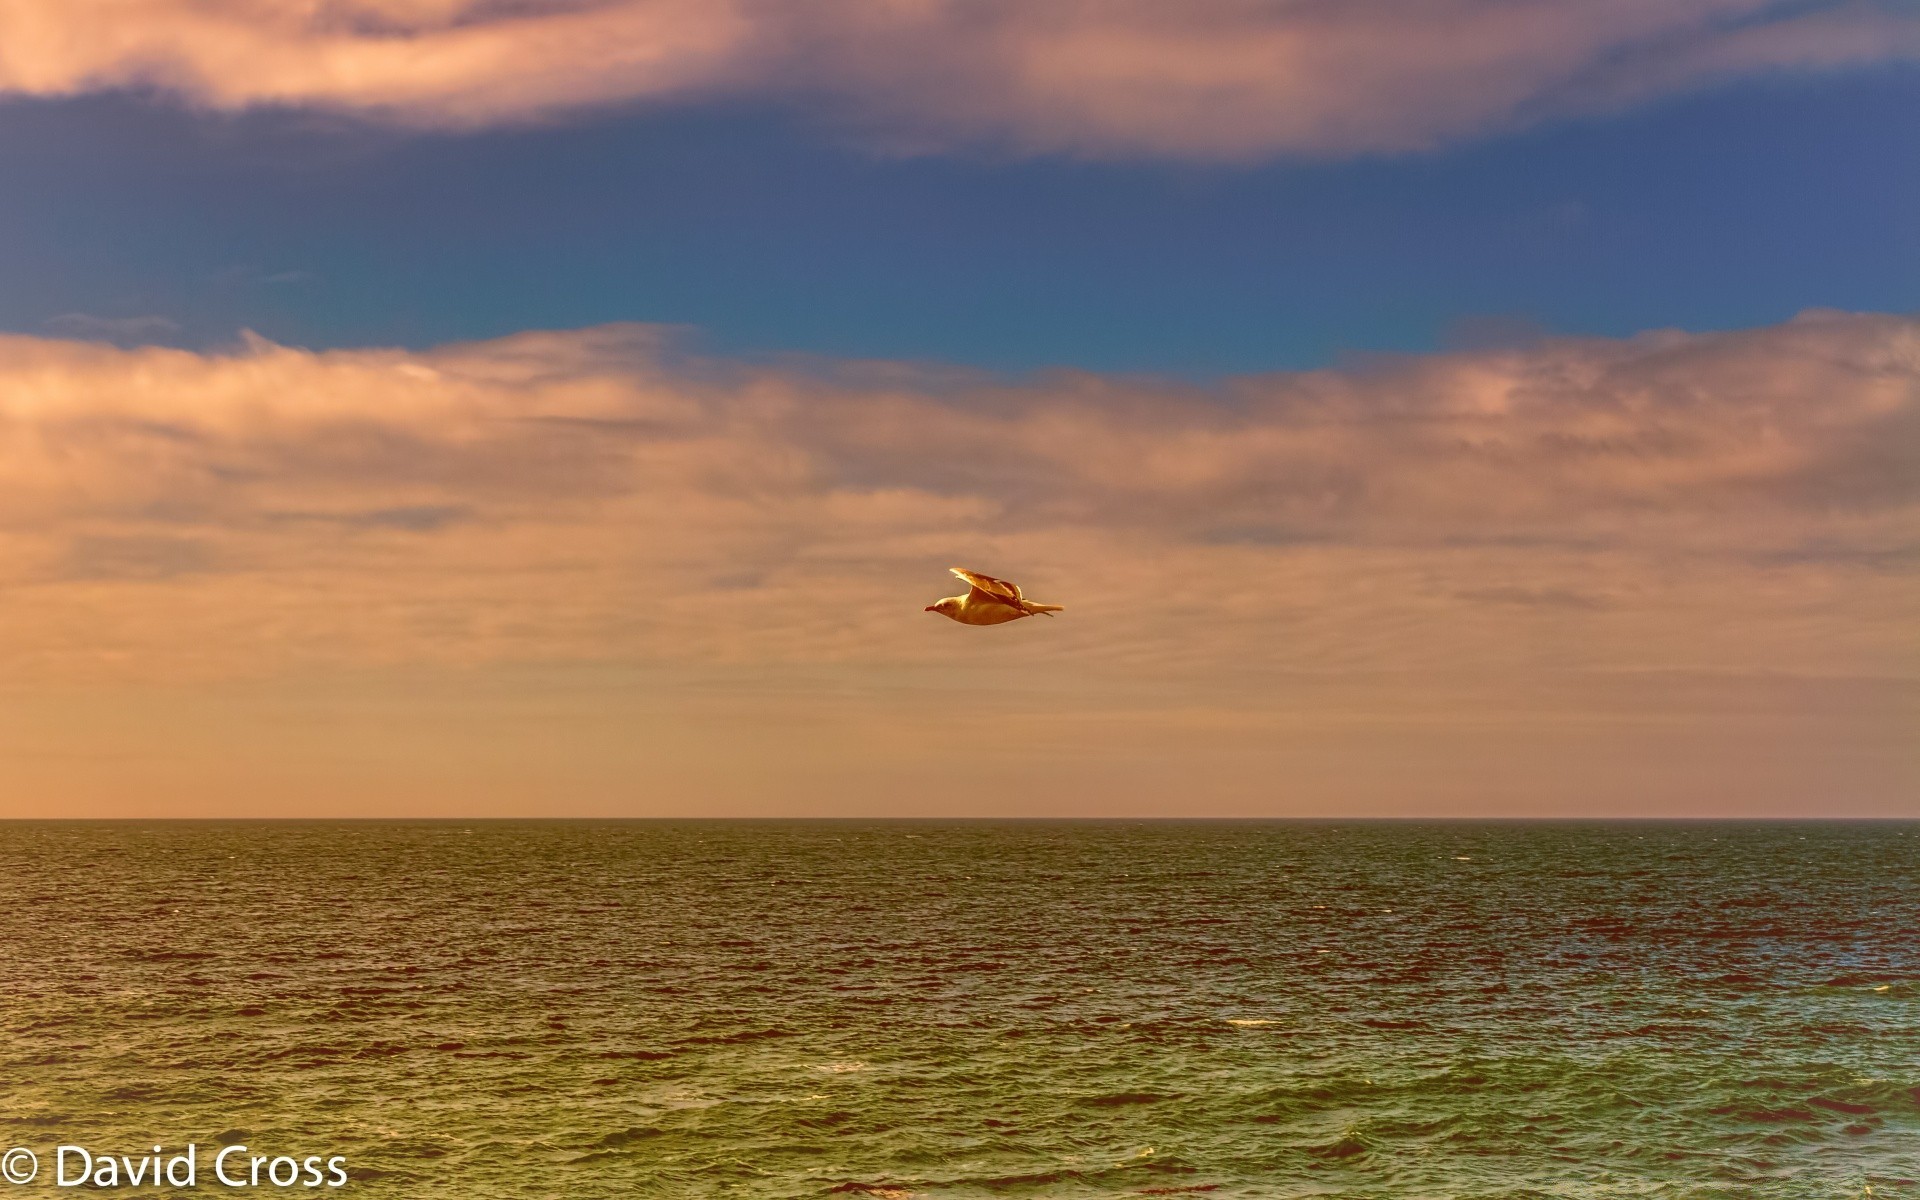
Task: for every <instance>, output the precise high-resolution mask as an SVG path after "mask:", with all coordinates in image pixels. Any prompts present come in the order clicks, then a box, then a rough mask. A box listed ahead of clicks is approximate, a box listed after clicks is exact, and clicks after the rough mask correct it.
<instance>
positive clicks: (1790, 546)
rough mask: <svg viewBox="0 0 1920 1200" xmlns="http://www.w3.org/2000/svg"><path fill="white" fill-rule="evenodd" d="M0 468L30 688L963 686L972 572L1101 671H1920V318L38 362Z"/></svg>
mask: <svg viewBox="0 0 1920 1200" xmlns="http://www.w3.org/2000/svg"><path fill="white" fill-rule="evenodd" d="M0 471H4V473H5V476H6V478H7V479H8V481H9V486H8V488H7V489H6V490H5V492H4V494H0V586H4V587H5V588H6V595H7V597H8V599H7V606H8V612H9V619H8V621H7V622H6V623H5V624H4V627H0V670H4V672H5V673H6V674H7V675H8V676H9V677H11V678H15V679H20V678H26V677H32V676H45V677H49V678H67V677H90V676H93V675H97V674H106V675H127V674H130V675H136V676H142V677H154V678H171V677H176V676H180V675H187V676H195V677H198V676H203V675H204V676H229V675H233V674H235V673H240V674H247V673H258V672H269V673H270V672H272V671H275V670H281V669H291V668H295V667H298V666H300V665H302V664H306V665H311V664H313V663H326V662H344V663H395V662H416V661H426V662H499V661H554V660H564V661H607V660H616V661H673V662H706V663H728V662H731V663H767V662H777V663H804V662H857V663H868V664H888V663H928V662H933V661H937V660H940V659H942V658H943V656H949V655H952V654H956V653H963V652H964V651H962V649H961V645H962V644H961V643H959V642H955V641H954V640H953V639H952V638H951V637H947V636H945V633H947V632H950V631H934V632H932V633H930V632H929V631H928V630H927V629H926V628H923V627H922V626H923V625H924V622H916V621H914V620H913V619H912V618H913V617H914V616H915V615H917V614H918V613H919V609H920V606H921V604H922V602H923V601H924V600H925V599H930V598H931V593H930V592H929V589H933V590H934V591H938V589H939V588H940V586H941V577H942V571H943V570H944V568H945V567H946V566H947V565H948V564H949V560H952V561H962V562H967V563H971V564H974V565H977V566H979V567H981V568H982V569H989V570H999V571H1001V572H1003V573H1006V574H1008V575H1011V576H1014V577H1016V578H1023V579H1025V580H1027V581H1028V582H1029V583H1030V584H1031V585H1032V586H1033V587H1035V589H1036V590H1044V591H1046V592H1047V593H1048V594H1049V595H1053V594H1059V595H1061V596H1062V597H1063V599H1064V600H1065V601H1066V602H1067V603H1069V607H1070V611H1071V612H1072V614H1073V619H1072V620H1070V621H1064V622H1053V623H1051V626H1050V629H1049V633H1048V639H1049V640H1048V642H1047V645H1048V646H1050V647H1051V650H1050V651H1049V652H1050V653H1060V654H1067V655H1072V654H1078V653H1082V652H1085V651H1086V650H1087V649H1089V648H1090V647H1092V646H1095V645H1098V646H1099V647H1100V648H1101V653H1102V654H1103V656H1105V657H1106V659H1107V661H1109V662H1111V663H1115V664H1119V663H1126V662H1137V663H1142V664H1153V663H1166V662H1173V661H1176V660H1177V661H1179V662H1181V663H1183V664H1184V666H1183V668H1182V669H1183V670H1199V669H1202V668H1206V669H1213V668H1221V669H1226V668H1229V667H1232V666H1234V665H1236V664H1239V665H1244V664H1245V663H1247V662H1248V661H1250V660H1253V659H1264V660H1266V661H1270V662H1273V663H1282V664H1285V665H1287V666H1289V667H1290V668H1301V669H1315V670H1320V669H1325V670H1348V669H1363V670H1387V669H1401V668H1404V667H1407V666H1408V665H1410V664H1426V665H1428V666H1430V667H1432V668H1433V669H1436V670H1453V669H1459V668H1463V667H1466V668H1470V669H1471V670H1473V671H1475V672H1481V671H1485V670H1488V669H1493V668H1496V667H1499V666H1501V664H1506V665H1507V666H1511V667H1513V668H1514V669H1516V670H1525V669H1529V668H1528V663H1529V662H1530V661H1531V657H1532V655H1533V650H1532V649H1530V648H1529V647H1528V646H1527V645H1524V644H1517V643H1516V642H1515V641H1514V640H1513V638H1514V631H1515V630H1516V629H1533V630H1536V631H1537V633H1536V634H1535V635H1530V636H1537V637H1538V638H1544V639H1546V640H1547V641H1549V642H1553V643H1555V644H1556V646H1557V648H1556V650H1555V653H1556V655H1558V656H1560V657H1561V658H1562V659H1563V660H1564V661H1565V663H1566V664H1568V665H1570V666H1575V667H1579V668H1581V669H1589V668H1591V669H1625V668H1630V667H1632V668H1638V667H1644V666H1651V665H1656V664H1664V665H1672V664H1673V663H1674V662H1676V661H1684V662H1688V663H1691V664H1693V665H1696V666H1699V667H1701V668H1703V669H1716V670H1787V671H1793V672H1802V673H1814V674H1818V673H1823V672H1834V671H1854V672H1870V673H1871V672H1882V671H1885V670H1888V669H1891V664H1894V663H1896V662H1899V661H1902V655H1903V654H1906V653H1908V652H1910V650H1911V647H1910V646H1909V645H1908V641H1909V633H1908V626H1909V624H1910V605H1911V602H1912V600H1913V598H1914V591H1913V582H1914V578H1915V568H1916V566H1920V561H1917V560H1920V322H1915V321H1913V320H1910V319H1906V318H1898V317H1879V316H1847V315H1841V314H1810V315H1808V316H1805V317H1802V318H1801V319H1799V320H1796V321H1794V322H1791V323H1789V324H1787V325H1784V326H1779V327H1775V328H1770V329H1762V330H1756V331H1751V332H1745V333H1735V334H1720V335H1710V336H1689V335H1683V334H1674V333H1666V334H1649V335H1645V336H1642V337H1639V338H1635V339H1630V340H1626V341H1601V340H1564V341H1554V342H1548V343H1545V344H1543V345H1540V346H1537V347H1534V348H1530V349H1527V350H1524V351H1502V352H1476V353H1463V354H1454V355H1446V356H1435V357H1428V358H1407V359H1403V360H1398V361H1395V362H1391V363H1388V364H1385V365H1378V366H1373V367H1369V368H1364V369H1359V370H1350V371H1316V372H1309V373H1303V374H1286V375H1273V376H1258V377H1247V378H1240V379H1236V380H1231V381H1228V382H1226V383H1223V384H1221V385H1218V386H1217V387H1209V388H1200V387H1189V386H1180V385H1174V384H1154V383H1149V382H1141V381H1136V380H1125V379H1113V378H1106V377H1101V376H1095V375H1086V374H1073V373H1062V374H1057V375H1051V376H1043V377H1038V378H1033V379H1028V380H1023V381H1011V382H1010V381H1006V380H1000V379H995V378H991V377H987V376H975V375H970V374H967V373H964V372H952V371H946V372H943V371H938V370H935V369H932V368H914V367H906V366H898V365H892V364H868V363H841V364H810V365H790V366H772V367H766V366H748V365H743V364H738V363H728V362H724V361H713V360H701V359H699V358H697V357H693V356H690V355H688V354H686V353H684V352H683V351H681V350H680V349H678V348H676V347H675V345H674V344H673V341H672V339H671V338H670V337H669V336H668V335H666V334H664V333H662V332H661V331H658V330H654V329H649V328H644V327H609V328H603V329H595V330H587V331H583V332H578V333H538V334H525V335H521V336H518V337H514V338H508V339H504V340H501V341H496V342H488V343H480V344H475V345H463V346H451V347H446V348H443V349H440V350H436V351H431V352H426V353H417V354H416V353H408V352H403V351H397V350H361V351H331V352H326V353H310V352H306V351H301V350H295V349H291V348H286V347H280V346H274V345H270V344H267V343H263V342H258V341H256V342H254V343H252V344H251V345H250V346H248V347H247V348H244V349H242V350H240V351H237V352H235V353H232V354H227V355H201V354H196V353H191V352H187V351H182V350H171V349H161V348H146V349H134V350H126V349H116V348H112V347H108V346H103V345H96V344H85V343H76V342H64V341H53V340H46V339H39V338H31V337H9V338H3V339H0ZM1142 591H1144V593H1145V594H1146V595H1148V596H1150V597H1151V598H1152V603H1150V604H1146V605H1138V604H1135V603H1133V602H1131V600H1130V599H1129V598H1130V597H1131V596H1132V595H1134V594H1136V593H1140V592H1142ZM923 593H927V595H925V596H923ZM903 614H904V617H903ZM1014 636H1016V637H1018V636H1019V634H1018V633H1016V634H1015V635H1014ZM1903 647H1904V648H1905V649H1904V650H1903ZM1910 665H1911V663H1910V662H1909V666H1910Z"/></svg>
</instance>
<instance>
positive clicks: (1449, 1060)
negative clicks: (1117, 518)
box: [0, 822, 1920, 1198]
mask: <svg viewBox="0 0 1920 1200" xmlns="http://www.w3.org/2000/svg"><path fill="white" fill-rule="evenodd" d="M0 893H3V894H4V899H5V903H4V904H3V905H0V922H3V923H4V924H3V925H0V936H4V951H3V952H0V1016H3V1017H4V1028H5V1041H4V1045H3V1046H0V1082H3V1084H4V1086H3V1087H0V1139H4V1140H5V1142H6V1144H7V1145H16V1144H17V1145H25V1146H29V1147H35V1148H38V1149H40V1150H41V1152H42V1153H43V1155H44V1154H45V1152H46V1150H47V1149H49V1148H50V1147H52V1146H53V1145H54V1144H56V1143H59V1142H74V1143H79V1144H83V1145H88V1146H90V1147H94V1148H97V1149H110V1150H116V1151H120V1152H126V1153H141V1152H145V1151H147V1150H148V1149H149V1148H150V1147H151V1146H152V1145H153V1144H154V1143H155V1142H160V1143H164V1144H166V1145H167V1146H168V1147H169V1148H170V1150H171V1148H176V1147H178V1146H180V1145H181V1144H182V1143H185V1142H188V1141H193V1142H196V1143H198V1144H199V1145H200V1146H201V1147H202V1150H201V1153H202V1155H203V1156H204V1155H205V1154H206V1152H207V1150H208V1149H217V1148H218V1145H219V1143H220V1141H221V1140H222V1139H223V1138H224V1140H226V1141H228V1142H232V1141H236V1140H244V1141H245V1142H247V1143H248V1144H249V1145H250V1146H251V1147H253V1148H254V1149H255V1150H265V1151H271V1152H274V1153H278V1152H280V1151H281V1150H282V1149H286V1150H289V1151H297V1152H300V1153H303V1154H304V1153H329V1154H344V1155H345V1156H347V1158H348V1160H349V1162H350V1163H351V1169H352V1173H353V1176H354V1178H353V1181H352V1182H351V1183H350V1184H349V1185H348V1186H347V1188H346V1189H345V1191H344V1193H343V1192H331V1193H324V1192H323V1193H322V1194H332V1195H340V1194H348V1195H353V1194H365V1195H391V1196H403V1195H404V1196H449V1197H451V1196H461V1197H496V1196H566V1197H583V1196H614V1195H627V1196H632V1195H639V1196H675V1197H678V1196H686V1197H704V1196H738V1197H769V1198H773V1197H800V1196H831V1195H842V1196H854V1197H859V1196H862V1195H869V1196H894V1197H898V1196H907V1195H914V1196H925V1197H929V1198H934V1197H954V1198H958V1197H989V1196H992V1197H1041V1196H1046V1197H1095V1196H1098V1197H1107V1196H1126V1195H1181V1194H1196V1195H1208V1196H1213V1197H1286V1196H1307V1195H1314V1196H1347V1197H1368V1198H1389V1197H1466V1196H1486V1197H1494V1196H1502V1197H1521V1196H1567V1197H1573V1196H1580V1197H1613V1196H1621V1197H1626V1196H1688V1197H1692V1196H1701V1197H1708V1196H1725V1197H1747V1196H1782V1197H1801V1196H1804V1197H1843V1196H1844V1197H1854V1196H1864V1195H1866V1194H1868V1189H1869V1188H1870V1189H1871V1194H1872V1195H1874V1196H1903V1195H1906V1196H1920V1182H1916V1181H1920V935H1917V934H1916V931H1920V824H1775V825H1754V824H1745V825H1735V824H1685V825H1672V824H1596V825H1560V824H1532V825H1526V824H1520V825H1516V824H1367V823H1346V824H1295V823H1261V824H1249V823H1199V824H1151V823H1149V824H1136V823H1111V824H1065V823H1062V824H1055V823H1033V824H1024V823H1013V824H1008V823H952V824H928V823H830V822H821V823H747V822H738V823H719V822H714V823H698V822H678V823H651V822H641V823H590V822H580V823H311V824H200V823H181V824H61V823H45V824H40V823H32V824H12V825H7V826H4V827H0ZM205 1174H206V1168H205V1165H204V1158H203V1163H202V1166H201V1175H202V1189H201V1190H202V1191H203V1192H204V1191H208V1190H212V1191H214V1192H215V1193H216V1194H233V1193H228V1192H226V1191H225V1189H221V1188H211V1189H209V1188H208V1187H207V1186H206V1183H205V1178H204V1177H205ZM11 1190H12V1192H13V1194H15V1195H18V1196H21V1197H23V1198H24V1197H27V1196H30V1195H33V1194H36V1193H39V1194H46V1195H48V1196H52V1195H72V1194H74V1192H73V1191H71V1190H56V1189H55V1188H53V1187H52V1185H51V1178H50V1176H43V1177H42V1178H41V1179H40V1180H39V1181H37V1182H36V1183H34V1184H31V1185H27V1186H26V1187H21V1188H16V1189H11ZM122 1194H126V1190H125V1189H123V1191H122ZM147 1194H152V1193H151V1191H150V1190H149V1192H148V1193H147ZM267 1194H273V1193H270V1192H269V1193H267ZM279 1194H287V1193H279Z"/></svg>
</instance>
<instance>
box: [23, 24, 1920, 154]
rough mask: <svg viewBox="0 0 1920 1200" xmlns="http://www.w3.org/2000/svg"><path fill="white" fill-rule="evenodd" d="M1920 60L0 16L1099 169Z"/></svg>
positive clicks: (1635, 28) (270, 75)
mask: <svg viewBox="0 0 1920 1200" xmlns="http://www.w3.org/2000/svg"><path fill="white" fill-rule="evenodd" d="M1917 57H1920V16H1916V15H1915V14H1914V12H1913V11H1912V9H1911V7H1910V6H1905V5H1902V4H1900V3H1898V2H1896V0H1840V2H1824V3H1814V4H1804V3H1794V4H1784V3H1779V2H1777V0H1186V2H1183V3H1179V4H1167V3H1162V2H1160V0H1105V2H1102V3H1091V2H1088V0H1041V2H1038V3H1036V2H1033V0H885V2H882V3H876V2H874V0H528V2H502V0H62V2H61V3H57V4H54V3H43V2H41V0H0V92H13V93H17V94H24V95H34V96H61V95H72V94H76V93H81V92H89V91H98V90H103V89H122V88H135V89H157V90H160V91H163V92H168V93H172V94H175V95H179V96H183V97H186V98H188V99H189V100H191V101H192V102H194V103H197V104H202V105H206V106H209V107H212V108H217V109H239V108H246V107H250V106H261V105H273V106H295V107H316V108H322V109H330V110H338V111H344V112H350V113H355V114H359V115H362V116H365V117H368V118H371V119H375V120H381V121H393V122H399V123H403V124H410V125H418V126H426V127H442V128H472V127H478V126H487V125H495V124H501V123H514V122H523V121H527V120H535V119H543V118H549V117H552V116H555V115H557V114H563V113H567V112H571V111H576V110H580V109H586V108H592V107H596V106H604V105H611V104H625V103H633V102H649V103H692V102H701V101H709V100H715V99H739V98H746V99H751V100H755V101H762V102H767V101H771V102H780V103H794V104H799V105H801V106H802V107H803V108H804V109H806V110H807V111H811V112H815V113H819V114H823V115H826V116H829V117H830V118H831V119H834V120H837V121H839V122H841V123H843V124H844V125H845V126H846V127H848V128H850V129H853V130H856V131H858V132H859V133H860V134H862V135H863V136H866V137H868V138H871V139H874V140H876V141H877V142H878V143H880V144H882V145H885V146H889V147H892V148H894V149H898V150H909V151H914V150H919V151H933V150H943V149H951V148H955V147H985V148H990V149H995V150H1000V151H1011V152H1015V153H1031V154H1066V155H1074V156H1084V157H1094V158H1126V157H1138V156H1164V157H1172V158H1186V159H1198V160H1236V159H1254V158H1261V157H1266V156H1272V155H1288V154H1293V155H1299V154H1305V155H1334V156H1338V155H1349V154H1355V153H1370V152H1400V151H1407V150H1416V149H1421V148H1426V147H1432V146H1436V145H1439V144H1442V143H1445V142H1449V141H1452V140H1456V139H1460V138H1466V137H1472V136H1475V135H1480V134H1485V133H1488V132H1492V131H1499V130H1503V129H1510V128H1516V127H1520V126H1524V125H1527V124H1531V123H1534V122H1537V121H1540V120H1545V119H1550V118H1556V117H1563V116H1567V115H1573V114H1581V113H1591V112H1598V111H1607V110H1611V109H1614V108H1618V107H1620V106H1623V105H1628V104H1633V103H1637V102H1641V101H1645V100H1649V99H1652V98H1657V97H1660V96H1664V95H1670V94H1674V93H1677V92H1682V91H1686V90H1689V89H1695V88H1699V87H1703V86H1709V85H1713V84H1716V83H1720V82H1723V81H1726V80H1731V79H1738V78H1743V77H1750V76H1753V75H1755V74H1759V73H1765V72H1774V71H1783V70H1791V71H1806V70H1824V69H1836V68H1851V67H1859V66H1865V65H1871V64H1877V63H1889V62H1910V61H1913V60H1914V59H1915V58H1917Z"/></svg>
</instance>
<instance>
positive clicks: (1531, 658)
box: [0, 0, 1920, 817]
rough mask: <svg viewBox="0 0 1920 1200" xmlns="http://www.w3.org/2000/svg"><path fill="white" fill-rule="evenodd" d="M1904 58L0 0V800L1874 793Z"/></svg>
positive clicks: (1901, 251)
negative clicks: (989, 587)
mask: <svg viewBox="0 0 1920 1200" xmlns="http://www.w3.org/2000/svg"><path fill="white" fill-rule="evenodd" d="M1917 111H1920V13H1916V12H1915V10H1914V9H1913V8H1912V7H1911V6H1910V5H1906V4H1902V3H1898V2H1890V3H1873V2H1866V3H1793V4H1781V3H1766V2H1762V0H1661V2H1659V3H1653V2H1651V0H1645V2H1643V0H1341V2H1339V3H1334V2H1331V0H1191V2H1190V3H1187V4H1183V5H1179V6H1169V5H1165V4H1159V3H1148V2H1146V0H1112V2H1111V3H1108V4H1102V5H1093V4H1085V3H1078V2H1073V0H1039V2H1033V0H1025V2H1023V3H1012V2H996V0H974V2H972V3H959V2H957V0H884V2H873V0H866V2H862V3H855V2H853V0H789V2H786V3H780V4H773V3H758V2H753V0H738V2H732V0H699V2H698V3H695V2H693V0H521V2H500V0H324V2H323V0H297V2H295V0H220V2H217V3H216V2H214V0H137V2H132V3H129V2H127V0H116V2H115V3H108V2H107V0H69V2H68V3H65V4H62V5H59V6H49V5H43V4H33V3H28V2H25V0H22V2H19V3H13V4H8V3H6V0H0V164H3V166H4V169H3V170H0V471H3V473H0V478H4V479H5V480H6V487H5V488H4V489H0V613H4V614H5V619H4V621H0V772H4V774H5V776H6V779H5V780H4V786H3V787H0V815H6V816H26V817H46V816H408V815H417V816H515V815H526V816H545V815H574V816H702V815H707V816H731V815H738V816H992V817H1003V816H1126V817H1134V816H1201V815H1217V816H1539V817H1569V816H1742V815H1744V816H1920V738H1916V736H1915V734H1916V732H1920V724H1917V723H1916V722H1917V721H1920V624H1917V622H1916V617H1917V615H1920V587H1916V582H1920V121H1916V120H1914V119H1913V116H1914V114H1915V113H1916V112H1917ZM955 564H959V565H964V566H968V567H971V568H974V569H976V570H981V571H986V572H990V573H992V574H995V575H1000V576H1003V577H1007V578H1011V579H1014V580H1015V581H1017V582H1019V583H1021V584H1022V585H1023V586H1024V587H1025V588H1026V589H1027V591H1028V593H1029V594H1030V595H1031V596H1033V597H1035V598H1038V599H1040V600H1044V601H1050V602H1055V603H1060V604H1063V605H1065V606H1066V611H1065V613H1063V614H1062V615H1061V616H1060V617H1058V618H1055V619H1051V620H1047V619H1039V618H1036V619H1032V620H1026V621H1020V622H1016V623H1014V624H1011V625H1006V626H999V627H993V628H988V629H977V628H968V627H963V626H959V625H956V624H953V623H951V622H948V621H946V620H944V619H943V618H940V617H938V616H936V615H934V614H929V613H926V612H924V611H923V609H924V606H925V605H926V604H929V603H931V602H932V601H933V600H934V599H937V598H938V597H940V596H943V595H948V594H952V593H953V592H954V591H956V590H958V588H957V586H956V585H955V584H954V582H953V581H952V580H950V579H949V578H948V577H947V576H946V569H947V567H948V566H950V565H955Z"/></svg>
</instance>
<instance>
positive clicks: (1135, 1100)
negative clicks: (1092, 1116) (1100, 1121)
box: [1080, 1092, 1178, 1108]
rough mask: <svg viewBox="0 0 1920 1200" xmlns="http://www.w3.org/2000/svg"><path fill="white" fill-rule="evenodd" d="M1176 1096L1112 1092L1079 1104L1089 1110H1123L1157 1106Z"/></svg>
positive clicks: (1153, 1093)
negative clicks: (1127, 1107)
mask: <svg viewBox="0 0 1920 1200" xmlns="http://www.w3.org/2000/svg"><path fill="white" fill-rule="evenodd" d="M1177 1098H1178V1097H1177V1096H1173V1095H1162V1094H1160V1093H1159V1092H1114V1093H1112V1094H1111V1095H1106V1096H1093V1097H1089V1098H1088V1099H1085V1100H1082V1101H1081V1102H1080V1103H1082V1104H1085V1105H1087V1106H1088V1107H1090V1108H1124V1107H1125V1106H1127V1105H1129V1104H1158V1103H1160V1102H1161V1101H1162V1100H1174V1099H1177Z"/></svg>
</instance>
